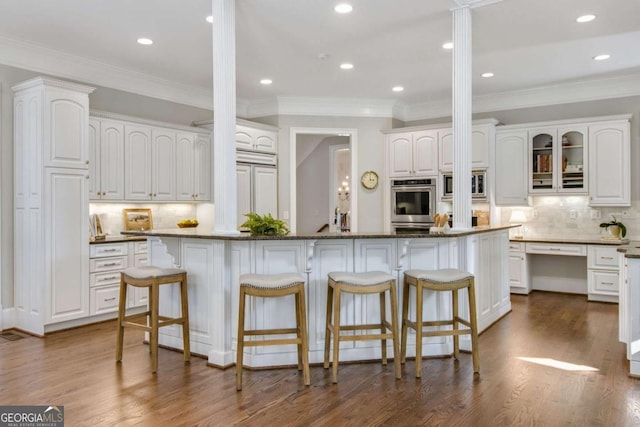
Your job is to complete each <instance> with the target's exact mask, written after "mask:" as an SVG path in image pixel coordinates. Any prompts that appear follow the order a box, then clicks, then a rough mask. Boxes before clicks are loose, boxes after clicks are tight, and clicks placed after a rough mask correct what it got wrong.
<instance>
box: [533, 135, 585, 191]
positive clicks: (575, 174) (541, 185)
mask: <svg viewBox="0 0 640 427" xmlns="http://www.w3.org/2000/svg"><path fill="white" fill-rule="evenodd" d="M586 135H587V133H586V128H584V129H583V128H581V127H571V128H550V129H540V130H537V131H532V132H530V133H529V144H530V145H529V146H530V153H531V154H530V155H531V157H530V159H529V160H530V161H529V165H530V172H531V174H530V186H529V192H531V193H572V194H580V193H586V192H587V176H586V173H587V171H586V169H585V165H586V164H587V158H586V154H587V150H586V148H587V143H586V138H587V137H586Z"/></svg>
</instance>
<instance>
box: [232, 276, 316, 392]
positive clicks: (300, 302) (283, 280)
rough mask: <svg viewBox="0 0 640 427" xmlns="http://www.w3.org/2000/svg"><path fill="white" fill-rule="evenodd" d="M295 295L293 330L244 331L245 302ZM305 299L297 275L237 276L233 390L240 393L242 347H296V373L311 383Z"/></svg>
mask: <svg viewBox="0 0 640 427" xmlns="http://www.w3.org/2000/svg"><path fill="white" fill-rule="evenodd" d="M287 295H294V297H295V303H296V307H295V311H296V327H295V328H285V329H253V330H252V329H245V327H244V323H245V299H246V297H247V296H250V297H262V298H274V297H283V296H287ZM306 307H307V306H306V302H305V299H304V277H303V276H302V275H300V274H297V273H284V274H243V275H241V276H240V307H239V309H238V347H237V351H236V390H238V391H240V390H242V360H243V356H244V347H245V346H247V347H255V346H261V345H282V344H296V345H297V346H298V370H299V371H302V372H303V377H304V384H305V385H309V384H311V379H310V375H309V340H308V338H307V309H306ZM285 334H296V337H295V338H273V339H264V340H259V341H258V340H249V341H245V336H246V335H248V336H256V335H267V336H268V335H285Z"/></svg>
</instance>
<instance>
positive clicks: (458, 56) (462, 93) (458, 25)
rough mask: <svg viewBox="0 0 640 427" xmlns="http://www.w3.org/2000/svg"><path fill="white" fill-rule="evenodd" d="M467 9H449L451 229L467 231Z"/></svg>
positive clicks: (469, 111) (469, 68)
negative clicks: (451, 30) (450, 58)
mask: <svg viewBox="0 0 640 427" xmlns="http://www.w3.org/2000/svg"><path fill="white" fill-rule="evenodd" d="M471 69H472V67H471V9H470V8H469V6H463V7H459V8H457V9H454V10H453V228H454V229H457V230H467V229H470V228H471V209H472V205H471V113H472V110H471V100H472V91H471V84H472V75H471Z"/></svg>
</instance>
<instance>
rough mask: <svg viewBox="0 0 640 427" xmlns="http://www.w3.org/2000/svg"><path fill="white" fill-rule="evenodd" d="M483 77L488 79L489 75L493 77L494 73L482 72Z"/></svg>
mask: <svg viewBox="0 0 640 427" xmlns="http://www.w3.org/2000/svg"><path fill="white" fill-rule="evenodd" d="M482 77H484V78H486V79H488V78H489V77H493V73H482Z"/></svg>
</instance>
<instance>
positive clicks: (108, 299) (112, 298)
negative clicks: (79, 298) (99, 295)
mask: <svg viewBox="0 0 640 427" xmlns="http://www.w3.org/2000/svg"><path fill="white" fill-rule="evenodd" d="M115 300H116V297H111V298H105V299H104V302H107V301H115Z"/></svg>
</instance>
